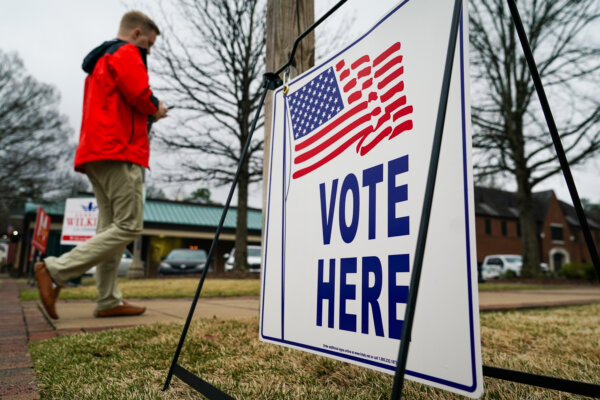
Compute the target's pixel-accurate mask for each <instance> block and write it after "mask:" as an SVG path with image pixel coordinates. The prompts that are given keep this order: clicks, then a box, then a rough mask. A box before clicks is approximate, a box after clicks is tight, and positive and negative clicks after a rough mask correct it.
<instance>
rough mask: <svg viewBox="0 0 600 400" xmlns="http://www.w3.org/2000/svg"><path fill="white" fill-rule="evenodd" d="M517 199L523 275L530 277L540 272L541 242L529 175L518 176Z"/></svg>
mask: <svg viewBox="0 0 600 400" xmlns="http://www.w3.org/2000/svg"><path fill="white" fill-rule="evenodd" d="M517 183H518V188H517V200H518V205H519V214H520V216H519V222H520V223H521V249H522V255H523V269H522V270H521V276H525V277H530V276H536V275H539V274H540V262H541V260H540V244H539V240H540V239H539V232H538V228H537V221H536V219H535V212H534V206H533V196H532V193H531V187H530V185H529V178H528V177H524V176H522V177H517Z"/></svg>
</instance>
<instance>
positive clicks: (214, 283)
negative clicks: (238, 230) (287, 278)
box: [20, 278, 260, 301]
mask: <svg viewBox="0 0 600 400" xmlns="http://www.w3.org/2000/svg"><path fill="white" fill-rule="evenodd" d="M198 282H199V278H175V279H127V278H119V288H120V289H121V292H122V293H123V297H125V298H130V299H150V298H181V297H193V296H194V294H195V293H196V288H197V286H198ZM20 295H21V300H22V301H28V300H38V299H39V293H38V290H37V289H35V288H34V289H25V290H21V293H20ZM258 295H260V280H258V279H206V280H205V281H204V286H203V288H202V293H201V297H234V296H258ZM97 296H98V292H97V290H96V286H95V280H94V279H93V278H84V279H83V281H82V285H81V286H79V287H66V288H63V289H62V290H61V292H60V295H59V299H61V300H82V299H96V298H97Z"/></svg>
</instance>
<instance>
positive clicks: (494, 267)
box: [481, 254, 548, 280]
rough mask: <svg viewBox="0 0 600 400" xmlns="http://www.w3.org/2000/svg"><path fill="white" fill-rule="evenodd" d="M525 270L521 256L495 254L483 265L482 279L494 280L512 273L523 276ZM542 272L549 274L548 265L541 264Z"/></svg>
mask: <svg viewBox="0 0 600 400" xmlns="http://www.w3.org/2000/svg"><path fill="white" fill-rule="evenodd" d="M521 269H523V257H521V255H519V254H493V255H489V256H487V257H486V258H485V259H484V260H483V264H482V265H481V277H482V278H483V279H484V280H485V279H494V278H498V277H500V275H505V274H507V273H509V272H512V273H513V274H514V275H515V276H521ZM540 269H541V270H542V272H544V273H546V272H548V264H546V263H541V264H540Z"/></svg>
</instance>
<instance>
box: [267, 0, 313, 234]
mask: <svg viewBox="0 0 600 400" xmlns="http://www.w3.org/2000/svg"><path fill="white" fill-rule="evenodd" d="M314 20H315V4H314V0H268V1H267V60H266V63H265V64H266V70H267V72H275V71H277V69H278V68H279V67H281V66H282V65H283V64H285V63H286V62H287V60H288V58H289V57H290V53H291V51H292V46H293V45H294V40H296V38H297V37H298V35H300V34H301V33H302V32H304V31H305V30H306V28H308V27H309V26H310V25H312V23H313V22H314ZM313 65H315V35H314V31H313V32H311V33H310V34H309V35H308V36H307V37H305V38H304V39H303V40H302V41H301V42H300V45H299V46H298V49H297V50H296V57H295V58H294V63H293V66H292V67H291V68H290V78H293V77H295V76H297V75H299V74H301V73H302V72H304V71H306V70H308V69H309V68H311V67H312V66H313ZM282 78H283V76H282ZM272 110H273V101H272V97H271V95H270V94H268V95H267V98H266V101H265V124H264V126H265V142H264V155H263V227H264V226H265V213H264V210H265V209H266V193H267V187H268V179H269V157H270V154H271V119H272V116H273V114H272Z"/></svg>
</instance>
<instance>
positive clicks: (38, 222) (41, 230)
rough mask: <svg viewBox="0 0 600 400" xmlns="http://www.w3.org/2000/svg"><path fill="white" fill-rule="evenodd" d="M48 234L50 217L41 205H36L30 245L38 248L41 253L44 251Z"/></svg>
mask: <svg viewBox="0 0 600 400" xmlns="http://www.w3.org/2000/svg"><path fill="white" fill-rule="evenodd" d="M49 235H50V217H49V216H48V214H46V212H45V211H44V209H43V208H42V207H38V209H37V217H36V219H35V228H34V230H33V237H32V238H31V246H32V247H34V248H36V249H38V250H39V251H40V252H41V253H42V254H43V253H46V246H47V244H48V236H49Z"/></svg>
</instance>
